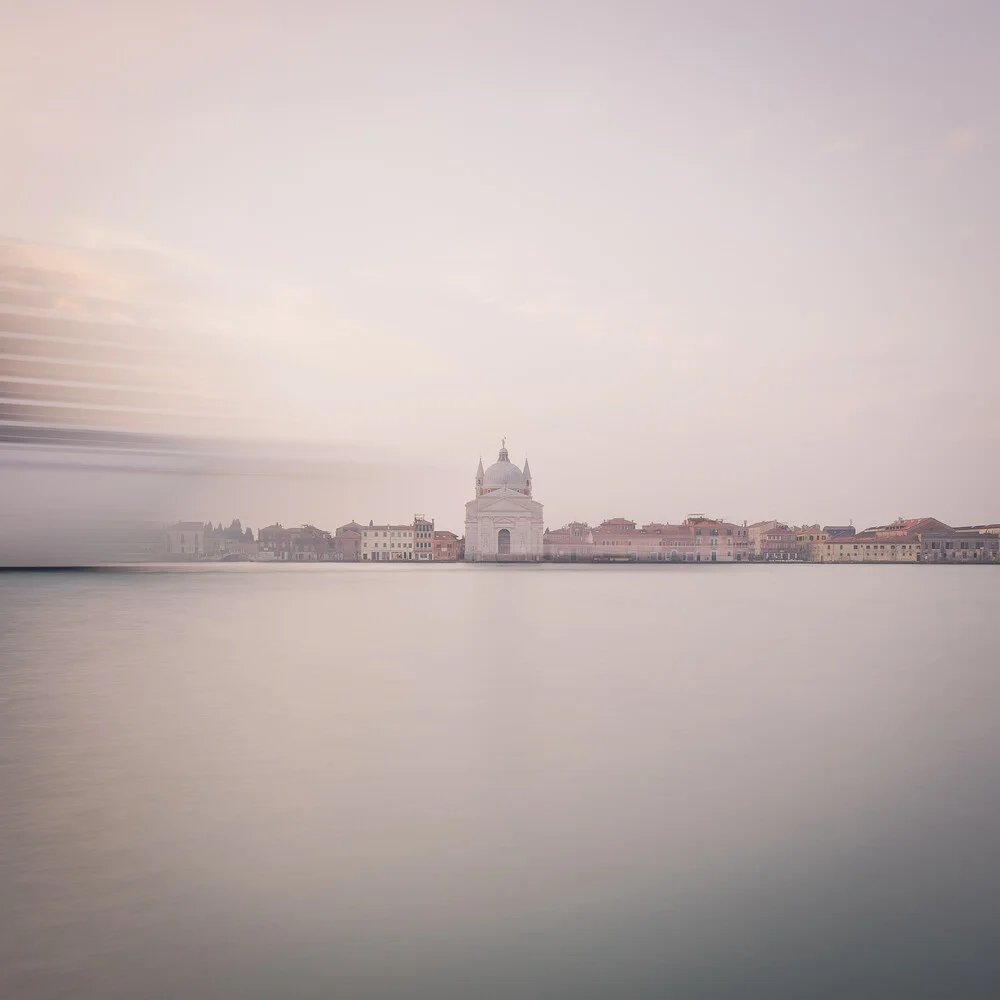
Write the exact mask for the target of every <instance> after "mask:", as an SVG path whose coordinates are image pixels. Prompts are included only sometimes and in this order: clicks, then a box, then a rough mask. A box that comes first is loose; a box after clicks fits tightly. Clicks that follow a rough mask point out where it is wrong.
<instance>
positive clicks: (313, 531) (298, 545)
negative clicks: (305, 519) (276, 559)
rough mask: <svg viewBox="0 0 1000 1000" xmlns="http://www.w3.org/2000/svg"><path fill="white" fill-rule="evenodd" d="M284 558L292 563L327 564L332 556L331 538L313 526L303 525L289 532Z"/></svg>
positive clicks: (327, 533) (325, 532)
mask: <svg viewBox="0 0 1000 1000" xmlns="http://www.w3.org/2000/svg"><path fill="white" fill-rule="evenodd" d="M289 536H290V545H289V551H288V554H287V556H286V558H287V559H289V560H290V561H292V562H329V561H330V559H331V557H332V556H333V548H334V546H333V536H332V535H331V534H330V532H329V531H324V530H323V529H322V528H317V527H316V526H315V525H313V524H303V525H302V526H301V527H299V528H293V529H291V530H290V532H289Z"/></svg>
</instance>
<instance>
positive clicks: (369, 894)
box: [0, 565, 1000, 1000]
mask: <svg viewBox="0 0 1000 1000" xmlns="http://www.w3.org/2000/svg"><path fill="white" fill-rule="evenodd" d="M998 623H1000V571H997V570H995V569H994V568H991V567H983V568H971V567H970V568H963V567H956V568H950V567H943V568H938V567H934V568H932V567H921V566H905V567H904V566H898V567H896V566H877V567H853V566H845V567H838V566H834V567H826V566H784V567H748V566H732V567H720V566H712V567H687V566H685V567H655V566H654V567H648V568H645V567H643V568H640V567H582V566H581V567H576V566H566V567H532V568H528V567H496V568H471V567H464V566H455V567H450V566H439V567H399V566H386V567H375V566H372V567H348V566H344V567H338V566H318V567H302V568H295V567H287V568H286V567H265V566H252V565H250V566H246V565H237V566H228V567H221V568H213V569H210V570H206V569H196V570H188V571H178V572H158V573H141V574H113V573H98V574H65V575H62V574H0V793H2V797H0V930H2V933H0V997H3V998H4V1000H8V998H30V1000H36V998H49V997H67V998H70V997H72V998H80V1000H91V998H93V1000H97V998H101V1000H107V998H118V997H121V998H145V997H150V998H164V1000H167V998H180V997H184V998H202V997H204V998H222V997H224V998H244V997H308V998H313V997H315V998H320V997H322V998H342V997H343V998H355V997H364V998H367V997H371V998H388V1000H392V998H396V997H407V998H412V997H419V998H423V997H427V998H452V997H455V998H459V997H461V998H494V997H496V998H500V997H504V998H506V997H510V998H527V997H532V998H533V997H539V998H542V997H545V998H547V997H552V998H562V997H581V998H591V997H593V998H605V997H607V998H612V997H614V998H628V997H678V998H687V997H692V998H694V997H698V998H715V997H727V998H728V997H741V998H743V997H754V998H756V997H762V998H768V1000H773V998H786V997H787V998H810V997H850V998H868V997H872V998H876V997H877V998H886V997H897V996H898V997H907V998H912V997H942V998H944V997H948V998H964V997H990V998H995V997H997V996H1000V678H998V673H1000V642H998V627H1000V624H998Z"/></svg>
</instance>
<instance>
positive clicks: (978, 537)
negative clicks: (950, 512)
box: [920, 528, 1000, 564]
mask: <svg viewBox="0 0 1000 1000" xmlns="http://www.w3.org/2000/svg"><path fill="white" fill-rule="evenodd" d="M920 542H921V560H922V561H923V562H932V563H944V562H947V563H966V564H969V563H973V564H974V563H996V562H998V561H1000V536H998V535H997V534H996V533H993V532H988V531H981V532H974V531H968V530H967V529H964V528H956V529H953V530H952V531H948V532H944V531H928V532H925V533H924V534H922V535H921V536H920Z"/></svg>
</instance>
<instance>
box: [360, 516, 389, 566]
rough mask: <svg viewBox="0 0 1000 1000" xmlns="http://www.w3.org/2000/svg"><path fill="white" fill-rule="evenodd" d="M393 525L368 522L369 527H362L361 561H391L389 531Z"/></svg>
mask: <svg viewBox="0 0 1000 1000" xmlns="http://www.w3.org/2000/svg"><path fill="white" fill-rule="evenodd" d="M391 530H392V525H389V524H376V523H375V522H374V521H369V522H368V527H367V528H362V529H361V561H362V562H389V561H390V556H389V552H390V549H389V532H390V531H391Z"/></svg>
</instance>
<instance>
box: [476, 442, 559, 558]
mask: <svg viewBox="0 0 1000 1000" xmlns="http://www.w3.org/2000/svg"><path fill="white" fill-rule="evenodd" d="M544 532H545V524H544V522H543V520H542V505H541V504H540V503H538V501H537V500H532V499H531V470H530V469H529V468H528V460H527V459H525V460H524V469H523V470H522V469H519V468H518V467H517V466H516V465H514V463H513V462H511V461H510V458H509V457H508V455H507V448H506V440H505V441H504V445H503V446H501V448H500V454H499V455H498V456H497V460H496V462H494V463H493V465H491V466H490V467H489V468H488V469H487V470H486V471H485V472H483V463H482V460H481V459H480V462H479V468H478V470H477V471H476V498H475V499H474V500H470V501H469V502H468V503H467V504H466V505H465V559H466V562H507V561H510V562H532V561H534V560H536V559H541V558H542V535H543V534H544Z"/></svg>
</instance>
